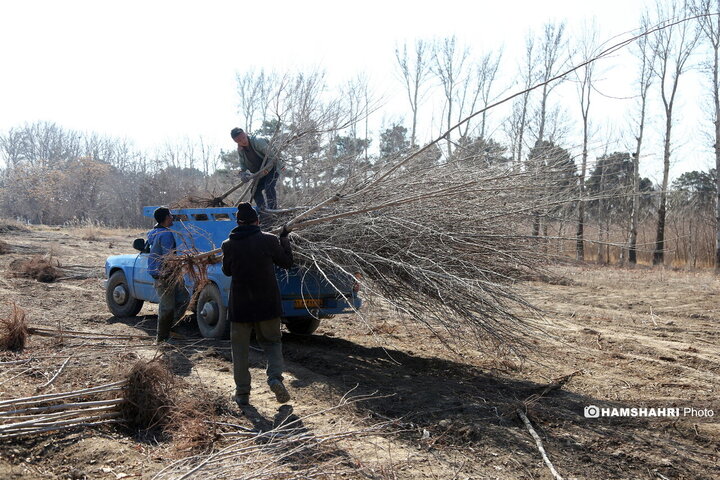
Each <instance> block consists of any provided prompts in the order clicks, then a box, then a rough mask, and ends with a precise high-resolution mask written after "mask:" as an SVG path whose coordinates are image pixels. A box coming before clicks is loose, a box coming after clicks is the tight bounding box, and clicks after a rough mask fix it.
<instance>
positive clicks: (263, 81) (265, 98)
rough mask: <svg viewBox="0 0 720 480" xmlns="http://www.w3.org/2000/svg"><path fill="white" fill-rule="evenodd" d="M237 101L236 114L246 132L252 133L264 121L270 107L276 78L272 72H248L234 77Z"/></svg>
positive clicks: (262, 70) (261, 70)
mask: <svg viewBox="0 0 720 480" xmlns="http://www.w3.org/2000/svg"><path fill="white" fill-rule="evenodd" d="M236 81H237V93H238V97H239V101H238V113H239V114H240V117H241V120H242V121H243V128H244V129H245V130H247V131H248V132H254V131H255V130H256V129H257V128H259V127H260V126H261V125H258V124H256V122H257V121H258V120H259V121H260V122H261V123H262V121H263V120H265V119H266V117H267V113H268V109H269V107H270V104H269V102H270V98H271V97H272V92H273V91H274V90H276V86H277V82H278V76H277V74H276V73H274V72H265V70H264V69H260V70H259V71H257V72H256V71H255V70H249V71H247V72H245V73H242V74H240V73H238V74H237V75H236Z"/></svg>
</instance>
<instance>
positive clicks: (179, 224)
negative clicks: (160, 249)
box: [105, 207, 362, 338]
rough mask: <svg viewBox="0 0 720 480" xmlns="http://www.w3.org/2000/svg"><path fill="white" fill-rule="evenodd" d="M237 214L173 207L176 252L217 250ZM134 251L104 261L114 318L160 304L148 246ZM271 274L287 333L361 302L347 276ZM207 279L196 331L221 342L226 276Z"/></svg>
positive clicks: (211, 270)
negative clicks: (147, 304)
mask: <svg viewBox="0 0 720 480" xmlns="http://www.w3.org/2000/svg"><path fill="white" fill-rule="evenodd" d="M155 208H157V207H145V208H144V209H143V215H144V216H146V217H151V218H152V216H153V212H154V211H155ZM236 211H237V210H236V209H235V208H228V207H224V208H182V209H172V210H171V212H172V214H173V215H174V216H175V219H176V221H175V224H174V225H173V227H172V228H171V230H172V231H173V235H174V236H175V243H176V245H177V246H178V250H179V251H181V252H182V251H189V250H191V249H194V250H195V251H198V252H205V251H210V250H213V249H215V248H217V247H219V246H220V244H221V243H222V242H223V240H225V239H226V238H227V237H228V234H229V233H230V230H232V229H233V228H234V227H235V226H236V217H235V214H236ZM133 247H134V248H135V249H136V250H138V251H139V252H140V253H136V254H126V255H113V256H110V257H108V259H107V260H106V261H105V277H106V279H107V280H106V282H105V286H106V287H105V297H106V300H107V305H108V307H109V309H110V312H112V314H113V315H115V316H117V317H132V316H135V315H137V314H138V312H140V309H141V308H142V305H143V302H151V303H158V302H159V298H158V295H157V292H156V291H155V288H154V286H153V278H152V277H151V276H150V274H149V273H148V255H149V253H148V245H146V242H145V241H144V240H143V239H137V240H135V242H133ZM276 275H277V279H278V284H279V286H280V294H281V297H282V308H283V323H284V324H285V325H286V326H287V329H288V330H289V331H290V332H292V333H299V334H311V333H313V332H314V331H315V329H317V327H318V325H319V324H320V319H321V318H329V317H332V316H334V315H335V314H339V313H350V312H353V311H354V310H355V309H358V308H360V305H361V303H362V302H361V300H360V297H359V296H358V290H359V284H358V283H357V281H356V279H355V278H354V277H353V276H351V275H347V274H343V273H340V272H335V273H333V274H332V275H329V276H327V277H326V276H324V275H322V274H321V273H320V272H314V271H312V270H306V269H305V270H300V269H298V268H293V269H290V270H284V269H280V268H278V269H277V270H276ZM207 276H208V279H209V283H208V284H207V285H205V287H204V288H203V290H202V291H201V292H199V294H198V296H197V303H196V305H195V306H194V310H195V312H196V314H197V315H196V318H197V324H198V328H199V329H200V333H201V334H202V335H203V336H204V337H208V338H226V337H227V336H228V333H229V327H230V322H229V321H228V319H227V306H228V299H229V292H230V277H226V276H225V275H224V274H223V273H222V270H221V265H220V264H215V265H210V266H208V267H207ZM185 282H186V287H187V289H188V290H189V292H190V293H194V288H195V285H194V284H193V283H192V281H191V279H190V278H189V277H187V276H186V278H185ZM333 285H334V286H333Z"/></svg>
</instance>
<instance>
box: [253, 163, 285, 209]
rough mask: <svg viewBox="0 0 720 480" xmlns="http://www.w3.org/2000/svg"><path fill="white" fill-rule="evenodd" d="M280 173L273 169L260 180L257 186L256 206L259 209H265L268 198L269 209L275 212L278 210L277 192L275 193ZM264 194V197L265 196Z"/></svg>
mask: <svg viewBox="0 0 720 480" xmlns="http://www.w3.org/2000/svg"><path fill="white" fill-rule="evenodd" d="M278 177H280V173H278V171H277V170H276V169H275V167H273V169H272V170H270V173H268V174H267V175H265V176H264V177H262V178H261V179H260V180H258V183H257V186H256V187H255V195H254V196H253V200H255V205H257V207H258V208H259V209H261V210H262V209H263V208H265V199H266V198H267V208H269V209H272V210H275V209H276V208H277V192H276V191H275V184H276V183H277V180H278ZM263 192H264V195H263Z"/></svg>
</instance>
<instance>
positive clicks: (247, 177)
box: [240, 170, 253, 183]
mask: <svg viewBox="0 0 720 480" xmlns="http://www.w3.org/2000/svg"><path fill="white" fill-rule="evenodd" d="M252 177H253V175H252V173H250V172H248V171H247V170H246V171H244V172H240V180H241V181H242V182H243V183H247V182H249V181H250V179H251V178H252Z"/></svg>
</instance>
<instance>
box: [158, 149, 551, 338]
mask: <svg viewBox="0 0 720 480" xmlns="http://www.w3.org/2000/svg"><path fill="white" fill-rule="evenodd" d="M412 159H413V158H412V156H409V157H407V158H406V159H405V160H402V161H400V162H397V163H395V164H394V166H389V167H388V168H386V169H384V170H380V171H378V172H377V173H376V174H375V175H374V176H372V177H370V178H365V176H358V177H357V178H350V179H349V180H348V181H346V182H345V183H344V185H342V186H339V187H337V190H338V191H337V192H333V191H332V190H333V189H334V188H335V187H334V186H329V187H327V188H326V189H325V190H324V191H322V190H320V191H318V190H317V189H316V190H315V191H314V192H313V198H309V199H307V198H304V199H303V200H304V201H308V200H309V201H308V203H314V202H317V203H316V207H315V208H312V209H310V210H308V211H307V212H305V213H301V214H300V215H294V213H292V210H291V213H286V214H285V215H271V216H269V217H266V218H265V220H266V222H267V221H268V218H269V222H270V224H269V225H268V226H267V228H266V230H270V231H273V232H276V233H277V232H279V231H280V229H281V228H282V225H287V226H288V228H289V229H290V230H292V232H293V233H292V235H291V239H292V240H293V243H294V252H295V257H296V263H297V264H298V266H300V268H303V269H308V270H314V271H315V272H319V273H320V275H321V276H324V277H325V278H326V279H327V280H328V281H329V282H331V283H332V282H333V279H334V278H337V275H336V274H337V272H343V273H345V274H347V275H355V274H360V275H359V276H360V277H361V278H362V280H361V282H362V284H363V286H364V287H365V290H366V291H367V292H370V293H371V296H373V297H376V296H377V297H379V298H381V299H384V300H385V301H387V302H389V303H390V304H392V305H393V306H394V307H396V308H397V309H398V310H399V311H401V312H404V313H405V314H407V315H408V316H409V318H410V319H412V320H413V321H416V322H420V323H422V324H424V325H426V326H428V327H430V328H431V329H432V330H433V331H435V332H436V333H438V334H440V335H441V336H443V337H444V336H445V335H443V333H448V332H450V333H452V332H456V331H457V330H458V329H462V330H464V331H465V333H466V334H464V335H463V337H462V338H465V339H468V338H473V340H474V341H478V342H482V341H491V342H494V343H497V342H502V343H511V344H518V339H519V336H520V335H522V334H525V333H528V332H529V331H530V327H531V324H530V323H531V322H532V319H533V318H534V316H533V315H519V312H520V311H521V310H523V309H524V310H526V311H534V309H533V308H532V306H531V305H529V304H528V303H527V302H526V301H525V300H524V299H523V297H522V295H521V294H520V293H519V291H518V290H517V288H516V287H515V286H514V285H515V283H516V282H517V280H518V279H521V278H526V277H527V276H528V274H531V273H532V272H534V271H537V269H538V268H539V267H540V266H541V265H542V264H543V261H544V255H543V254H542V253H541V252H540V249H539V248H538V245H537V239H534V238H529V236H528V235H527V232H525V231H524V229H525V227H524V226H525V225H528V224H529V222H528V221H527V220H528V216H529V215H530V213H531V212H532V211H533V210H534V209H535V208H537V206H536V205H533V201H532V199H533V198H535V196H534V195H533V192H534V190H535V189H536V184H537V182H536V179H534V178H533V177H532V176H531V175H530V174H528V173H519V172H515V171H513V169H512V168H510V167H509V166H508V165H505V164H488V163H487V161H486V159H485V158H484V157H482V156H469V157H467V158H461V159H455V160H453V161H451V162H447V163H445V164H443V165H439V166H437V167H436V168H433V169H432V170H428V169H427V168H425V167H419V166H414V165H413V164H412ZM321 198H324V199H325V200H324V201H322V202H318V199H321ZM219 253H221V252H220V250H214V251H212V252H206V253H204V254H201V255H193V256H192V259H191V260H190V261H188V259H186V258H184V257H182V256H180V257H174V258H171V257H168V258H167V259H166V260H167V262H168V264H169V265H170V267H168V268H173V269H174V271H175V273H176V276H178V277H179V276H181V275H182V272H188V271H189V270H202V267H201V265H202V263H209V262H211V261H216V259H217V258H218V257H217V255H218V254H219ZM179 265H183V267H184V268H182V269H180V268H178V266H179ZM336 287H337V290H338V293H339V294H343V295H347V294H348V292H347V291H346V290H345V291H343V289H342V288H341V286H340V285H337V286H336ZM467 334H469V335H470V337H468V335H467Z"/></svg>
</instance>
